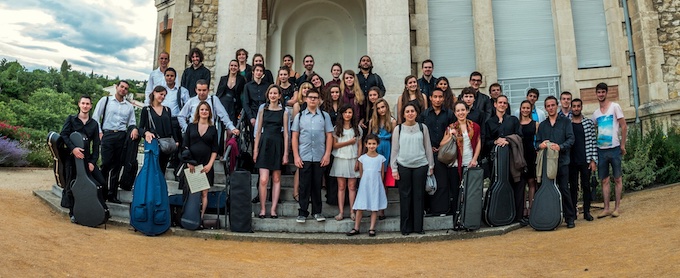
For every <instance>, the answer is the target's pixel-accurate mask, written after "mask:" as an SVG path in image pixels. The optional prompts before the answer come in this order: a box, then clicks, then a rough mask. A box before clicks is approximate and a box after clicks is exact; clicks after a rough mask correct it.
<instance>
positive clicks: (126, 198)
mask: <svg viewBox="0 0 680 278" xmlns="http://www.w3.org/2000/svg"><path fill="white" fill-rule="evenodd" d="M143 161H144V159H143V154H140V155H139V162H140V169H141V163H143ZM214 169H215V186H213V187H212V188H211V189H210V191H222V190H227V191H228V188H227V187H228V185H227V184H228V183H227V179H228V175H226V174H225V172H224V167H223V162H221V161H216V162H215V166H214ZM166 181H167V184H168V194H169V195H174V194H182V191H181V190H179V189H178V182H177V181H175V180H174V176H173V175H172V169H168V170H167V171H166ZM257 182H258V175H256V174H253V175H252V176H251V185H250V186H251V196H246V198H248V199H252V198H253V197H254V196H257ZM61 192H62V189H61V188H60V187H58V186H57V185H56V184H55V185H54V186H53V187H52V190H51V192H47V191H44V192H36V193H35V195H37V196H39V197H40V198H42V199H43V200H45V201H46V202H47V203H49V204H51V205H52V206H53V207H55V208H57V209H59V208H58V200H59V198H60V197H61ZM321 195H322V200H323V209H322V214H323V215H324V216H325V217H326V221H323V222H317V221H315V220H314V219H313V218H311V217H309V218H308V219H307V221H306V223H297V222H296V221H295V218H296V217H297V214H298V208H299V205H298V203H297V202H296V201H295V200H294V199H293V176H292V175H283V176H282V177H281V194H280V198H279V200H280V202H279V204H278V207H277V210H276V211H277V214H278V216H279V217H278V219H272V218H269V217H267V218H264V219H260V218H259V217H258V214H259V212H260V204H259V203H256V204H251V206H252V214H251V217H252V228H253V231H254V232H255V233H264V234H268V235H269V236H268V237H273V238H277V239H280V238H291V239H292V240H296V239H297V240H303V239H304V240H307V238H309V237H308V236H305V235H310V234H317V235H316V236H314V237H319V240H321V241H323V240H325V239H326V238H327V237H330V238H331V239H332V240H331V241H335V240H338V238H343V237H344V233H346V232H348V231H349V230H351V229H352V228H353V227H354V221H352V220H351V219H350V217H349V216H350V211H351V210H350V207H349V205H345V209H344V211H345V213H344V214H345V219H343V220H341V221H336V220H335V219H334V216H335V215H337V214H338V207H337V206H334V205H328V204H327V203H326V198H325V195H326V192H325V189H322V194H321ZM118 199H119V200H121V201H122V204H114V203H107V204H108V206H109V209H110V212H111V215H112V219H111V220H110V221H109V222H111V221H114V222H120V223H119V224H123V225H125V224H127V223H129V217H130V215H129V210H130V203H131V202H132V192H131V191H124V190H119V192H118ZM387 199H388V207H387V209H386V210H385V216H386V217H387V218H386V219H385V220H378V222H377V224H376V229H377V230H378V231H379V232H380V233H387V234H392V235H393V236H394V237H401V234H400V233H399V201H398V200H399V192H398V190H397V189H396V188H390V189H388V190H387ZM55 203H56V204H55ZM270 206H271V202H269V201H267V202H266V204H265V208H266V210H265V212H266V214H267V215H269V209H270ZM310 209H311V205H310ZM62 212H64V210H63V209H62ZM369 216H370V214H369V215H366V214H365V215H364V218H363V219H362V221H361V231H363V232H366V231H368V228H369V225H370V223H369V222H370V217H369ZM205 218H207V219H214V218H217V215H215V214H206V215H205ZM227 218H228V216H224V215H221V216H220V222H222V227H225V228H226V229H227V230H228V229H229V227H228V220H227ZM452 227H453V216H450V215H449V216H432V217H425V218H424V230H425V231H426V233H427V234H429V235H430V237H432V239H434V238H442V239H446V238H451V237H454V238H471V237H480V236H486V235H498V234H503V233H507V232H509V231H512V230H514V229H517V228H519V226H518V225H510V226H505V227H494V228H491V227H483V228H482V229H480V230H478V231H475V232H470V233H467V232H453V231H450V230H451V229H452ZM215 232H217V233H220V232H218V231H215ZM215 232H211V231H199V232H198V233H197V234H195V233H194V234H192V232H191V231H184V230H182V229H181V228H173V233H176V234H180V235H187V234H191V235H197V236H204V237H205V236H206V235H205V234H204V233H208V234H210V235H212V233H215ZM227 234H230V233H227ZM322 234H323V235H322ZM272 235H276V236H272ZM334 235H337V236H334ZM213 236H215V235H213ZM220 236H222V234H218V235H216V237H220ZM246 237H250V236H246Z"/></svg>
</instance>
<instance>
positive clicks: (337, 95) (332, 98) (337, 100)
mask: <svg viewBox="0 0 680 278" xmlns="http://www.w3.org/2000/svg"><path fill="white" fill-rule="evenodd" d="M341 98H342V93H341V91H340V86H339V85H336V84H331V85H330V86H328V88H326V92H325V96H324V97H323V99H324V102H323V103H322V104H321V109H322V110H323V111H325V112H326V113H328V115H330V116H331V122H332V123H335V121H336V120H337V119H338V109H340V106H341Z"/></svg>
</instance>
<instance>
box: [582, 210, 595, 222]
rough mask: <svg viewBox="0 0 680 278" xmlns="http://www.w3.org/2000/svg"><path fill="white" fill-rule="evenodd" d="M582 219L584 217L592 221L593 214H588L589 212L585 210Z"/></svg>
mask: <svg viewBox="0 0 680 278" xmlns="http://www.w3.org/2000/svg"><path fill="white" fill-rule="evenodd" d="M583 219H585V220H586V221H593V216H592V215H590V213H589V212H586V213H584V214H583Z"/></svg>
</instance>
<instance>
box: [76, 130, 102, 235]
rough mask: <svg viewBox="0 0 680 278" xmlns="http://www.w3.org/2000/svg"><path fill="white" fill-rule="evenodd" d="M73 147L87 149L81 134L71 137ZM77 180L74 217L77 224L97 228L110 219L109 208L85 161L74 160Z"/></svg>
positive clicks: (77, 133)
mask: <svg viewBox="0 0 680 278" xmlns="http://www.w3.org/2000/svg"><path fill="white" fill-rule="evenodd" d="M69 139H71V142H73V145H75V146H76V147H79V148H85V146H86V143H85V141H86V140H87V138H85V137H84V136H83V135H82V134H80V133H79V132H73V133H71V135H70V136H69ZM74 160H75V166H76V179H75V181H73V183H72V185H71V191H72V192H73V216H74V217H75V219H76V223H78V224H81V225H83V226H89V227H97V226H99V225H101V224H104V223H106V220H108V219H109V217H110V216H109V208H108V207H107V206H106V203H105V202H104V197H103V195H102V188H101V185H99V184H97V183H96V182H95V181H94V180H93V179H92V177H90V173H89V172H88V171H87V169H85V160H83V159H78V158H74Z"/></svg>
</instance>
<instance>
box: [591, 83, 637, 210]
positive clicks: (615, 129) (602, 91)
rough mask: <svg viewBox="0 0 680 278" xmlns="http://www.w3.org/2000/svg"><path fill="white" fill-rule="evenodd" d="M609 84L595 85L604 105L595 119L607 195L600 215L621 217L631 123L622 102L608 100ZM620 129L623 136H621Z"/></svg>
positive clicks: (601, 179) (601, 103)
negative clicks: (611, 197) (611, 184)
mask: <svg viewBox="0 0 680 278" xmlns="http://www.w3.org/2000/svg"><path fill="white" fill-rule="evenodd" d="M608 91H609V87H607V84H605V83H600V84H597V86H596V87H595V94H596V95H597V101H598V102H599V103H600V108H599V109H597V110H595V112H594V113H593V116H592V118H591V120H593V122H595V127H596V128H597V157H598V159H597V161H598V164H597V173H598V175H599V178H600V181H602V195H603V196H604V210H603V211H602V213H600V214H599V215H597V218H603V217H607V216H609V215H611V216H612V217H618V216H619V213H620V212H619V205H620V204H621V191H622V190H623V179H622V178H623V172H622V171H621V157H622V156H624V155H626V138H627V136H626V135H627V134H628V126H627V125H626V118H625V117H624V116H623V110H621V106H619V104H618V103H615V102H611V101H609V100H608V99H607V92H608ZM619 131H620V133H621V139H619ZM610 165H611V167H612V172H613V173H612V175H613V176H614V182H615V183H616V188H615V190H616V199H615V202H614V211H611V210H610V209H609V192H610V191H609V190H610V188H609V166H610Z"/></svg>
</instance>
